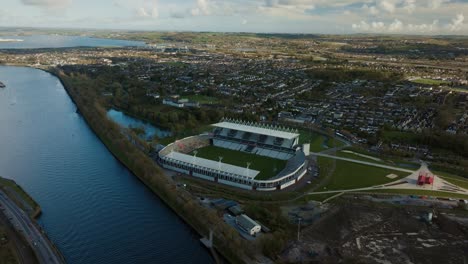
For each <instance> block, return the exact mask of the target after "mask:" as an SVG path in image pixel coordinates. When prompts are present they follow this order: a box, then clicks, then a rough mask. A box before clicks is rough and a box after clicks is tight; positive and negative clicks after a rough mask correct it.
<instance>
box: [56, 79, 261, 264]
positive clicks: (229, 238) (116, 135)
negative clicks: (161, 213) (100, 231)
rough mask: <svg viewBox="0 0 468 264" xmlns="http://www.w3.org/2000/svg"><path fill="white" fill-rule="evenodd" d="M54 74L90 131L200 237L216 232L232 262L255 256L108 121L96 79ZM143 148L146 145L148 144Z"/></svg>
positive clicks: (218, 242)
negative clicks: (178, 189)
mask: <svg viewBox="0 0 468 264" xmlns="http://www.w3.org/2000/svg"><path fill="white" fill-rule="evenodd" d="M54 74H55V75H56V76H57V77H59V79H60V80H61V82H62V84H63V86H64V87H65V89H66V91H67V92H68V94H69V95H70V97H71V98H72V100H73V101H74V102H75V104H76V105H77V107H78V109H79V110H80V112H81V113H82V115H83V117H84V118H85V120H86V121H87V123H88V125H89V126H90V128H91V129H92V130H93V131H94V132H95V133H96V135H97V136H98V137H99V138H100V139H101V141H102V142H103V143H104V144H105V146H106V147H107V148H108V149H109V151H110V152H111V153H112V154H113V155H114V156H115V157H116V158H117V159H118V160H119V161H120V162H122V163H123V164H124V165H125V166H126V167H127V168H128V169H129V170H130V171H132V173H133V174H134V175H135V176H137V177H138V179H140V180H141V181H142V182H143V183H144V184H145V185H146V186H148V188H150V189H151V190H152V191H153V192H154V193H155V194H157V195H158V196H159V197H160V198H161V199H162V200H163V201H164V202H165V203H166V204H167V205H168V206H169V207H170V208H171V209H172V210H174V211H175V212H176V213H177V214H178V215H179V216H180V217H181V218H182V219H183V220H184V221H185V222H186V223H188V224H189V225H190V226H192V228H193V229H194V230H196V231H197V232H198V233H199V234H201V235H207V234H208V233H209V230H210V229H212V230H214V245H215V247H216V249H217V250H218V251H219V252H220V253H221V254H222V255H223V256H224V257H225V258H226V259H228V260H229V262H232V263H241V262H244V261H243V258H244V257H245V254H249V253H251V252H252V249H251V248H249V244H248V243H245V241H242V240H241V238H240V237H239V235H238V234H237V232H236V231H235V230H233V229H232V228H231V227H230V226H228V225H227V224H225V223H224V221H223V220H222V219H221V218H219V217H218V216H217V214H216V213H215V212H214V211H211V210H208V209H206V208H204V207H202V206H201V205H199V204H198V202H197V201H195V199H194V197H193V196H191V195H190V194H188V193H186V192H183V191H177V189H176V186H175V183H174V182H173V181H172V180H171V179H170V178H168V177H166V176H165V175H164V173H163V172H162V171H161V169H160V168H159V167H158V166H157V165H156V164H155V163H154V161H153V160H151V158H150V157H149V156H148V155H147V153H146V151H147V150H143V151H142V150H141V149H139V148H137V147H136V146H135V145H133V144H132V143H131V142H130V140H131V141H136V142H138V141H140V139H138V137H136V136H132V135H124V134H123V133H121V129H120V127H119V126H118V125H117V124H115V123H113V122H112V121H110V120H108V119H107V116H106V110H105V109H104V108H103V107H102V106H101V105H100V104H99V97H98V95H97V94H96V92H95V91H96V90H97V88H96V83H95V82H94V81H93V80H92V79H89V78H88V77H86V76H80V75H75V76H68V75H66V74H64V73H63V72H54ZM129 137H130V138H129ZM129 139H130V140H129ZM140 144H142V145H145V143H144V142H140ZM239 252H242V253H243V254H239Z"/></svg>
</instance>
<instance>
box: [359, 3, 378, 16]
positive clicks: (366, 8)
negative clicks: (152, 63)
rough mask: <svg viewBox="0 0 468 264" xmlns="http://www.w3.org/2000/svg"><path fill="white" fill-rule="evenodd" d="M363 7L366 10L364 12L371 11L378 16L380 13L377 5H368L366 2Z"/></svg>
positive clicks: (370, 12)
mask: <svg viewBox="0 0 468 264" xmlns="http://www.w3.org/2000/svg"><path fill="white" fill-rule="evenodd" d="M362 9H363V10H364V12H366V13H369V14H371V15H373V16H376V15H378V14H379V10H378V9H377V7H375V6H368V5H367V4H364V5H363V6H362Z"/></svg>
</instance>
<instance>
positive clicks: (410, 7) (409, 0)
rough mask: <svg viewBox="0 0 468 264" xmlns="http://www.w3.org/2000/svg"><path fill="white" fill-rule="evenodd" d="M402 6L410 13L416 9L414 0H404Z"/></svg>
mask: <svg viewBox="0 0 468 264" xmlns="http://www.w3.org/2000/svg"><path fill="white" fill-rule="evenodd" d="M403 8H404V9H405V10H406V11H408V13H409V14H412V13H413V12H414V10H416V0H405V2H404V5H403Z"/></svg>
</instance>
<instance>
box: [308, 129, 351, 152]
mask: <svg viewBox="0 0 468 264" xmlns="http://www.w3.org/2000/svg"><path fill="white" fill-rule="evenodd" d="M299 134H300V136H299V144H306V143H310V151H312V152H320V151H323V150H326V149H329V148H334V147H342V146H344V143H343V142H342V141H340V140H337V139H335V138H330V137H328V136H325V135H322V134H319V133H317V132H314V131H310V130H305V129H300V130H299Z"/></svg>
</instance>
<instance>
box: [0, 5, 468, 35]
mask: <svg viewBox="0 0 468 264" xmlns="http://www.w3.org/2000/svg"><path fill="white" fill-rule="evenodd" d="M0 3H1V4H0V26H7V27H58V28H93V29H132V30H154V31H216V32H267V33H318V34H353V33H384V34H428V35H436V34H437V35H439V34H447V35H468V0H379V1H378V0H0Z"/></svg>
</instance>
